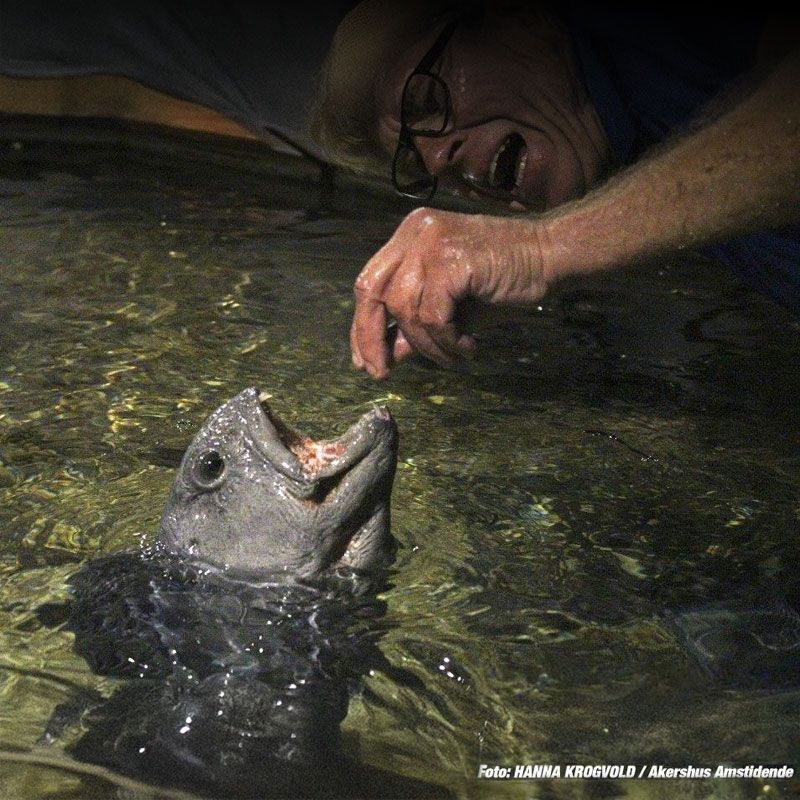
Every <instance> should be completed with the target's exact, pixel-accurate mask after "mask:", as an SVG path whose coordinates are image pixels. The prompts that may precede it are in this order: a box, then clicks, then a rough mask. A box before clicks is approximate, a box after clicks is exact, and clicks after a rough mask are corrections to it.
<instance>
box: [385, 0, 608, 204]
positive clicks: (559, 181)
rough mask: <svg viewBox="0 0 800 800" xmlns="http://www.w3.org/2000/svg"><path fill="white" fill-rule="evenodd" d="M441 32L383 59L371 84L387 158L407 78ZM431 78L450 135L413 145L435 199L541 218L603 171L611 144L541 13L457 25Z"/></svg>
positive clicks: (561, 34)
mask: <svg viewBox="0 0 800 800" xmlns="http://www.w3.org/2000/svg"><path fill="white" fill-rule="evenodd" d="M441 27H442V26H441V25H440V26H438V27H437V28H435V29H432V30H431V31H430V32H429V33H426V34H425V35H422V36H420V37H419V38H418V39H417V40H416V41H413V42H412V43H411V44H409V45H407V46H404V47H402V48H400V49H399V52H395V53H392V54H390V55H389V57H388V58H387V60H386V68H385V69H384V70H382V71H381V74H380V76H379V77H378V78H377V79H376V82H375V93H376V101H377V108H378V120H377V122H378V131H377V133H378V137H379V141H380V143H381V146H382V147H383V148H384V149H385V150H386V152H387V153H389V154H393V153H394V150H395V148H396V147H397V142H398V136H399V133H400V103H401V97H402V92H403V87H404V85H405V81H406V78H407V77H408V75H409V74H410V73H411V72H412V70H414V68H415V67H416V66H417V64H418V63H419V62H420V60H421V59H422V58H423V56H424V55H425V54H426V52H427V51H428V49H429V48H430V46H431V44H432V42H433V41H434V39H435V38H436V36H437V35H438V33H439V31H440V29H441ZM432 72H434V73H435V74H437V75H439V76H440V77H441V78H442V79H443V80H444V82H445V83H446V84H447V86H448V88H449V90H450V96H451V99H452V114H453V125H452V128H451V129H450V130H449V132H448V133H447V134H446V135H444V136H440V137H423V136H418V137H415V138H414V143H415V144H416V147H417V149H418V150H419V152H420V154H421V155H422V157H423V159H424V161H425V165H426V167H427V168H428V171H429V172H430V173H431V174H433V175H437V176H438V177H439V185H440V187H441V188H442V189H445V190H450V191H454V192H456V193H461V194H468V195H469V196H473V194H477V195H479V196H480V197H481V199H486V200H490V201H491V200H494V203H495V204H497V203H499V204H501V205H504V206H506V207H508V206H509V205H511V204H512V203H513V201H516V203H518V204H522V205H523V206H524V207H525V208H529V209H532V210H537V211H541V210H544V209H548V208H552V207H553V206H556V205H558V204H560V203H563V202H565V201H567V200H571V199H573V198H575V197H578V196H580V195H582V194H583V193H584V192H585V191H586V190H587V188H588V187H589V186H591V185H592V184H593V183H594V182H595V181H596V180H597V179H598V178H599V177H600V176H601V175H602V173H603V172H604V171H605V170H606V169H607V167H608V165H609V163H610V149H609V145H608V140H607V138H606V135H605V131H604V130H603V128H602V125H601V123H600V121H599V119H598V117H597V114H596V112H595V109H594V106H593V105H592V104H591V102H590V100H589V98H588V96H587V94H586V91H585V89H584V87H583V83H582V81H581V78H580V76H579V74H578V70H577V65H576V63H575V60H574V57H573V54H572V51H571V45H570V42H569V39H568V36H567V34H566V32H565V31H563V30H562V28H561V27H560V26H559V25H558V23H556V22H555V21H554V20H552V19H550V18H549V17H547V16H545V15H544V14H543V13H539V12H537V11H536V10H534V9H527V8H526V9H525V10H521V11H519V12H518V13H517V14H516V15H514V16H511V15H499V14H497V13H493V12H492V11H489V12H487V14H486V15H485V17H484V19H483V20H481V22H480V23H468V22H464V23H463V24H462V25H459V26H458V27H457V28H456V30H455V33H454V34H453V36H452V38H451V39H450V41H449V42H448V44H447V45H446V47H445V48H444V51H443V53H442V56H441V58H440V59H439V61H438V63H437V64H435V65H434V67H433V68H432ZM511 207H516V206H515V205H511Z"/></svg>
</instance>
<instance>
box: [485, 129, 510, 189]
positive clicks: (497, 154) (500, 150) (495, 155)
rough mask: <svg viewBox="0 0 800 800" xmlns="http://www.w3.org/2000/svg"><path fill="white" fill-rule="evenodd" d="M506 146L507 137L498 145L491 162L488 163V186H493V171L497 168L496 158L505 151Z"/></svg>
mask: <svg viewBox="0 0 800 800" xmlns="http://www.w3.org/2000/svg"><path fill="white" fill-rule="evenodd" d="M507 147H508V139H506V140H505V141H504V142H503V144H501V145H500V147H499V148H498V150H497V152H496V153H495V154H494V158H493V159H492V163H491V164H490V165H489V180H488V183H489V186H494V173H495V170H496V169H497V160H498V159H499V158H500V156H501V155H502V154H503V153H505V151H506V148H507Z"/></svg>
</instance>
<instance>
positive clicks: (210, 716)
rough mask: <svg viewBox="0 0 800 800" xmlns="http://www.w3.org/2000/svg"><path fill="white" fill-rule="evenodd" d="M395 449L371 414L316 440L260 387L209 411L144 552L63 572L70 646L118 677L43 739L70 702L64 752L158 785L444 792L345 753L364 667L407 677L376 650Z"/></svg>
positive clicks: (285, 792) (296, 793) (364, 793)
mask: <svg viewBox="0 0 800 800" xmlns="http://www.w3.org/2000/svg"><path fill="white" fill-rule="evenodd" d="M397 445H398V435H397V428H396V426H395V423H394V421H393V420H392V418H391V416H390V415H389V413H388V412H387V411H386V410H385V409H381V408H376V409H373V410H372V411H371V412H369V413H367V414H365V415H364V416H362V417H361V419H360V420H358V421H357V422H356V423H355V424H354V425H353V426H352V427H351V428H350V429H349V430H348V431H347V432H346V433H344V434H343V435H342V436H340V437H339V438H338V439H335V440H331V441H328V442H313V441H311V440H310V439H309V438H308V437H306V436H304V435H303V434H302V433H299V432H297V431H293V430H292V429H290V428H289V427H288V426H286V425H284V424H283V423H282V422H280V420H278V419H277V417H276V416H275V415H274V414H273V413H272V412H271V411H270V410H269V408H268V407H267V406H266V404H265V403H264V402H263V399H262V397H261V396H260V395H259V393H258V391H257V389H255V388H250V389H246V390H245V391H244V392H242V393H240V394H239V395H237V396H236V397H234V398H233V399H231V400H229V401H228V402H227V403H225V404H223V405H222V406H220V408H218V409H217V410H216V411H214V412H213V413H212V414H211V415H210V416H209V417H208V419H207V420H206V421H205V423H204V424H203V426H202V427H201V429H200V431H199V432H198V434H197V435H196V436H195V438H194V440H193V441H192V443H191V444H190V446H189V448H188V450H187V451H186V453H185V455H184V458H183V461H182V463H181V465H180V467H179V469H178V472H177V475H176V477H175V481H174V483H173V486H172V490H171V492H170V495H169V499H168V500H167V504H166V507H165V509H164V513H163V518H162V526H161V531H160V533H159V535H158V538H157V541H156V542H155V545H154V546H153V547H152V548H148V549H145V550H142V551H139V552H121V553H114V554H111V555H107V556H102V557H100V558H97V559H94V560H92V561H90V562H88V563H87V564H85V565H84V566H83V567H82V568H81V569H80V570H79V571H78V572H77V573H76V574H74V575H73V576H72V577H71V578H70V579H69V584H70V589H71V600H70V602H69V604H68V608H67V611H68V616H67V619H66V628H67V629H68V630H70V631H72V632H73V633H74V635H75V651H76V652H77V653H78V654H79V655H81V656H82V657H83V658H84V659H85V660H86V661H87V662H88V664H89V665H90V667H91V668H92V670H93V671H94V672H95V673H96V674H98V675H105V676H109V677H113V678H115V679H117V680H119V681H120V682H121V685H120V686H118V687H117V688H116V690H115V692H114V693H113V694H112V695H111V697H109V698H107V699H104V698H102V697H97V698H92V702H91V703H89V706H88V707H87V703H86V702H84V703H83V704H80V705H79V704H77V703H76V702H74V701H73V702H71V703H70V704H68V705H65V706H64V707H63V708H60V709H57V710H56V713H55V714H54V718H53V723H52V724H51V725H50V726H48V731H47V732H46V735H45V737H43V740H44V741H47V742H52V740H53V738H54V735H55V736H57V735H58V732H59V731H61V732H63V731H64V730H65V727H66V723H65V722H64V719H65V718H67V719H68V718H69V717H70V715H74V713H75V710H76V709H78V710H79V711H80V713H81V723H82V734H81V736H80V738H79V739H77V741H75V742H73V743H72V744H70V745H69V746H68V748H67V750H68V752H69V753H70V754H71V755H72V757H73V758H75V759H77V760H79V761H84V762H88V763H92V764H97V765H101V766H103V767H105V768H108V769H110V770H113V771H115V772H118V773H120V774H123V775H128V776H132V777H134V778H136V779H137V780H141V781H145V782H146V783H149V784H153V785H158V786H169V787H173V788H179V789H187V790H189V791H192V792H200V793H201V794H203V795H204V796H205V795H208V796H213V797H230V798H234V797H235V798H248V799H250V800H255V798H258V800H264V799H265V798H285V797H309V798H321V797H325V798H331V797H342V798H345V797H350V798H363V797H368V796H373V793H374V792H375V787H380V794H381V796H382V797H386V798H390V797H396V798H407V797H417V798H423V797H449V796H450V795H449V792H448V791H447V790H446V789H444V788H443V787H439V786H435V785H428V784H425V783H423V782H421V781H416V780H414V779H409V778H405V777H402V776H400V775H395V774H392V773H391V772H388V771H385V770H383V769H378V768H374V767H368V766H366V765H364V764H361V763H359V762H357V761H355V760H353V759H352V758H350V757H348V756H347V755H346V754H345V753H344V752H343V751H342V748H341V747H340V735H339V726H340V724H341V722H342V720H343V719H344V717H345V716H346V714H347V709H348V703H349V698H350V695H351V693H352V692H353V691H354V690H355V689H356V688H357V687H358V685H359V683H360V678H361V676H362V675H363V674H364V673H365V672H367V671H369V670H373V669H379V670H382V671H383V672H385V673H386V674H388V675H391V676H392V677H393V679H395V680H402V681H403V682H404V683H405V685H416V684H414V683H413V676H412V675H411V674H410V673H409V674H405V673H404V672H403V671H402V670H398V669H397V668H394V667H392V665H391V664H390V663H389V662H388V661H387V660H386V659H385V658H384V657H383V654H382V653H381V651H380V648H379V647H378V641H379V639H380V636H381V633H382V631H383V630H385V624H384V623H382V622H381V618H382V616H383V611H384V603H383V601H381V600H379V599H378V598H377V597H376V595H377V593H378V591H380V590H381V589H382V588H385V579H386V570H385V568H386V567H388V566H389V565H390V563H391V560H392V557H393V555H394V550H395V541H394V539H393V537H392V536H391V534H390V532H389V498H390V492H391V487H392V480H393V477H394V471H395V465H396V460H397ZM50 616H52V614H51V615H50ZM74 722H75V723H77V719H76V720H74ZM51 731H52V732H55V734H53V733H51Z"/></svg>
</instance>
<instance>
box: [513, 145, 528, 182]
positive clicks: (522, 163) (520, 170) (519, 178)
mask: <svg viewBox="0 0 800 800" xmlns="http://www.w3.org/2000/svg"><path fill="white" fill-rule="evenodd" d="M527 161H528V151H527V150H525V151H524V152H523V154H522V158H521V159H520V160H519V163H518V164H517V174H516V175H515V176H514V188H515V189H516V188H517V187H518V186H519V185H520V183H522V177H523V175H525V164H526V163H527Z"/></svg>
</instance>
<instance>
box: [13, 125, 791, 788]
mask: <svg viewBox="0 0 800 800" xmlns="http://www.w3.org/2000/svg"><path fill="white" fill-rule="evenodd" d="M407 210H408V208H407V207H406V206H404V205H402V204H398V203H397V202H395V201H394V200H393V199H392V198H391V197H390V196H389V195H388V194H384V193H382V192H381V191H379V190H378V189H376V188H374V187H370V186H368V185H366V184H363V185H362V184H357V183H355V182H348V181H343V182H341V183H340V184H338V185H337V187H330V186H327V185H325V184H324V182H321V181H320V180H319V176H318V171H317V170H316V168H315V167H313V166H312V165H309V164H307V163H305V162H303V161H301V160H300V159H294V158H292V157H290V156H268V155H266V154H264V153H263V152H262V151H260V150H259V149H258V148H257V147H254V146H252V145H249V144H242V143H234V142H226V141H223V140H218V139H211V138H205V137H199V136H189V135H184V134H180V135H179V134H173V133H163V132H162V133H157V132H154V131H149V130H147V129H144V128H137V127H131V128H111V127H108V126H104V125H100V124H95V125H92V124H88V123H70V124H67V123H59V124H55V123H53V124H43V123H39V122H35V121H30V120H28V121H26V120H6V121H4V122H2V124H0V252H2V261H3V264H2V269H0V320H2V325H0V352H2V359H1V360H0V700H2V702H0V786H4V787H5V789H4V792H3V794H4V796H7V797H14V798H19V800H33V799H34V798H43V797H47V798H64V799H66V798H78V797H81V798H83V797H91V798H106V797H108V798H111V797H118V796H130V795H120V792H125V791H129V790H128V789H126V788H124V787H125V786H126V785H127V784H126V783H125V781H124V780H123V779H121V778H116V777H115V776H111V775H107V774H102V772H101V771H92V770H91V769H90V768H88V767H86V765H79V764H76V763H74V762H70V761H69V759H68V758H67V757H66V756H65V755H64V747H65V746H66V745H67V744H68V743H69V741H70V737H73V738H74V737H75V736H76V735H78V731H73V732H67V733H65V738H64V741H63V742H62V741H56V742H55V743H53V744H52V745H50V746H49V747H44V746H41V745H37V741H38V739H39V737H40V736H41V734H42V732H43V730H44V728H45V726H46V725H47V723H48V720H49V719H50V717H51V715H52V714H53V711H54V709H55V708H56V707H57V706H58V705H59V704H60V703H62V702H64V701H65V700H66V699H68V698H69V697H70V696H72V694H73V693H74V690H75V688H76V687H78V688H83V689H92V690H97V691H100V692H102V693H103V694H110V693H111V692H112V691H113V689H114V683H113V681H110V680H108V679H103V678H99V677H97V676H95V675H93V674H92V673H91V671H90V670H89V669H88V667H87V666H86V664H85V663H84V662H83V661H82V660H81V659H80V658H79V657H78V656H76V655H75V654H74V653H73V652H72V638H71V634H69V633H68V632H66V631H64V630H55V631H54V630H52V629H50V628H48V627H46V626H42V624H41V622H40V621H39V619H38V617H37V615H36V609H37V608H38V607H40V606H41V605H42V604H44V603H46V602H50V601H54V600H58V599H60V598H63V597H64V593H65V589H64V580H65V578H66V577H68V576H69V575H70V574H72V573H73V572H74V571H75V570H76V569H77V567H78V565H79V563H80V562H81V561H82V560H83V559H86V558H89V557H91V556H93V555H97V554H100V553H105V552H111V551H114V550H119V549H124V548H132V547H136V546H138V545H139V544H140V543H141V542H145V543H146V542H149V541H151V540H152V538H153V536H154V534H155V532H156V529H157V524H158V518H159V515H160V512H161V505H162V502H163V499H164V497H165V495H166V492H167V490H168V488H169V485H170V482H171V477H172V472H173V469H174V467H175V466H176V464H177V462H178V461H179V459H180V456H181V454H182V452H183V449H184V448H185V446H186V444H187V443H188V441H189V439H190V438H191V436H192V434H193V432H194V431H195V430H196V429H197V427H198V426H199V425H200V423H201V422H202V420H203V419H204V418H205V416H206V415H207V414H208V412H209V411H210V410H212V409H213V408H215V407H216V406H217V405H219V404H220V403H221V402H223V401H224V400H225V399H227V398H229V397H231V396H232V395H233V394H235V393H237V392H238V391H240V390H241V389H242V388H244V387H246V386H249V385H257V386H259V387H261V388H262V389H264V390H266V391H268V392H270V393H271V394H272V395H273V400H272V401H271V403H272V404H273V406H274V407H275V408H276V410H277V411H278V412H279V413H280V414H281V415H282V416H284V417H285V418H286V419H287V420H288V421H290V422H291V423H293V424H295V425H297V426H299V427H301V428H305V429H306V430H308V431H309V432H310V433H312V434H316V435H320V436H328V435H332V434H334V433H338V432H341V431H342V430H344V429H345V428H346V427H347V426H348V425H349V424H350V423H351V422H352V421H353V420H354V419H355V418H356V417H357V416H358V415H359V414H360V413H363V411H364V409H365V408H368V407H369V404H370V403H372V402H375V401H378V402H385V403H387V404H388V405H389V406H390V408H391V410H392V412H393V414H394V415H395V417H396V418H397V421H398V425H399V427H400V430H401V435H402V442H401V453H400V464H399V470H398V475H397V481H396V488H395V493H394V499H393V515H394V516H393V522H394V524H393V529H394V532H395V535H396V536H397V538H398V539H399V540H400V541H401V543H402V545H403V549H402V550H401V551H400V554H399V557H398V560H397V563H396V569H395V572H394V573H393V575H392V584H393V585H392V588H391V589H390V590H389V591H387V592H386V594H385V599H386V601H387V604H388V611H387V620H386V623H387V624H386V628H387V631H386V633H385V634H384V636H383V638H382V639H381V641H380V647H381V649H382V651H383V653H384V655H385V656H386V658H387V659H388V660H389V661H390V662H391V663H392V664H393V665H395V666H397V667H400V668H402V669H403V670H406V671H407V672H409V673H412V674H414V675H416V676H417V677H418V678H419V679H420V681H421V683H422V685H424V687H425V688H424V690H421V689H419V687H413V686H411V685H405V684H401V683H398V682H397V681H396V680H394V679H393V678H392V677H390V676H389V675H387V674H384V673H382V672H378V671H376V672H375V673H374V674H372V675H370V676H368V677H367V678H366V681H365V686H364V689H363V692H362V693H360V694H359V695H357V696H356V697H354V698H353V699H352V700H351V703H350V711H349V715H348V717H347V720H346V721H345V723H344V733H345V741H346V746H347V747H348V749H349V752H350V753H351V754H352V755H353V756H354V757H355V756H357V757H358V758H360V759H361V760H362V761H363V762H364V763H366V764H373V765H377V766H380V767H382V768H385V769H386V768H388V769H391V770H392V771H396V772H397V773H401V774H404V775H408V776H412V777H415V778H419V779H423V780H426V781H430V782H434V783H439V784H445V785H449V786H452V787H454V790H455V793H456V794H457V795H458V796H459V797H464V798H472V797H484V796H487V797H488V796H492V797H515V798H516V797H525V798H533V797H540V798H556V797H558V798H561V797H564V798H567V797H601V796H602V797H614V796H634V797H662V796H664V797H676V796H681V797H756V796H763V784H764V783H765V782H763V781H741V782H737V781H725V782H713V781H692V782H683V783H680V782H648V783H644V782H641V783H638V782H624V781H622V782H620V781H616V782H615V781H597V782H593V783H577V782H566V781H562V782H508V783H504V782H485V781H483V782H479V781H477V780H475V775H476V772H477V768H478V765H479V764H481V763H487V764H516V763H523V764H526V763H560V764H568V763H610V764H612V763H625V764H627V763H634V764H646V763H658V764H666V765H672V766H688V765H690V764H692V765H699V766H712V767H715V766H716V765H717V764H718V763H732V764H749V763H754V764H775V763H777V764H782V763H790V764H792V763H794V764H798V765H800V758H798V756H799V755H800V740H799V739H798V734H797V714H798V710H800V703H799V702H798V701H799V700H800V695H799V694H798V693H797V692H796V691H795V688H794V685H793V681H791V680H789V681H788V685H784V686H780V687H776V686H770V685H769V683H768V682H767V683H766V684H765V683H764V682H763V681H762V682H761V683H759V681H758V680H756V681H755V682H754V681H752V680H748V679H747V676H745V675H744V674H743V673H742V672H741V671H738V672H737V669H736V668H733V669H727V670H723V671H717V672H715V671H714V666H713V664H712V665H711V667H709V665H708V663H706V664H703V663H702V660H698V658H697V653H696V652H693V651H692V647H691V644H692V642H691V637H690V636H689V638H687V635H686V631H685V629H684V631H683V633H682V631H681V628H680V625H679V624H678V625H676V624H675V621H676V620H678V622H680V620H681V619H682V618H681V617H680V614H682V613H689V614H693V613H694V614H696V613H699V614H701V615H705V616H703V617H702V619H703V620H709V619H710V620H711V624H712V627H713V625H715V624H716V622H715V620H716V618H715V617H713V616H708V615H709V614H712V615H713V613H716V612H715V611H714V609H716V608H718V607H719V604H720V603H723V604H725V603H727V602H729V599H730V598H734V599H735V598H741V597H743V596H746V597H751V595H748V594H747V592H755V594H754V595H752V597H755V599H754V600H752V602H751V601H750V600H748V601H747V602H749V603H751V605H752V603H758V602H760V600H759V598H772V597H777V598H778V599H779V601H780V602H781V603H784V602H785V604H786V606H785V607H786V608H789V609H792V608H794V607H796V602H795V600H796V597H797V592H796V586H797V578H796V564H797V563H798V555H799V553H798V550H799V549H800V547H799V546H798V523H799V520H800V499H799V498H798V490H797V487H798V479H799V478H800V456H799V455H798V454H800V429H799V428H798V425H797V402H796V398H797V396H798V393H799V392H800V327H799V326H798V324H797V323H796V322H795V321H793V320H792V318H791V317H789V316H788V315H787V314H785V313H784V312H783V311H781V310H780V309H778V308H777V307H775V306H774V305H772V304H771V303H770V302H769V301H767V300H765V299H762V298H760V297H759V296H756V295H754V294H752V293H749V292H747V291H745V290H743V289H742V288H741V287H739V286H738V285H737V284H736V283H735V282H734V281H733V280H732V279H731V278H730V277H729V276H728V275H727V274H726V273H725V272H724V271H722V270H721V269H720V268H719V267H717V266H716V265H714V264H712V263H710V262H708V261H706V260H704V259H702V258H701V257H699V256H697V255H693V254H690V253H687V254H683V255H681V257H680V258H675V259H668V260H665V261H663V262H662V263H659V264H656V265H650V266H648V267H643V268H640V269H637V270H628V271H625V272H622V273H618V274H616V275H613V276H604V277H603V278H602V279H597V280H591V281H584V282H581V283H580V284H577V283H576V284H569V285H565V286H563V287H561V288H560V289H559V291H557V292H555V293H554V294H552V295H551V296H549V297H548V298H547V299H546V300H545V301H544V302H543V304H542V306H541V307H540V308H539V309H536V310H532V311H530V312H526V313H524V314H520V313H515V314H514V315H513V316H507V317H505V318H503V319H499V320H494V321H489V320H483V321H482V322H479V323H476V324H477V325H478V326H479V336H480V344H481V347H480V352H479V355H478V358H477V359H476V361H475V362H474V363H472V364H470V365H468V366H465V367H463V368H460V369H457V370H453V371H445V370H441V369H438V368H435V367H433V366H431V365H429V364H426V363H424V362H422V361H420V362H416V363H410V364H407V365H405V366H403V367H402V368H400V369H398V370H396V372H395V373H394V374H393V375H392V377H391V379H390V380H388V381H386V382H384V383H380V384H377V383H374V382H372V381H371V380H370V379H369V378H367V377H366V376H364V375H363V374H360V373H357V372H355V371H354V370H352V369H351V367H350V356H349V349H348V344H347V331H348V327H349V321H350V316H351V313H352V308H353V304H352V297H351V286H352V282H353V279H354V277H355V275H356V274H357V273H358V271H359V270H360V269H361V267H362V266H363V264H364V262H365V261H366V259H367V258H368V257H369V256H370V255H371V254H372V253H373V252H374V251H375V250H376V249H377V247H378V246H380V245H381V244H382V243H383V242H384V241H385V240H386V238H387V237H388V236H389V235H390V234H391V231H392V230H393V229H394V226H395V225H396V224H397V223H398V221H399V220H400V219H401V218H402V215H403V214H404V213H405V212H406V211H407ZM753 587H755V589H753ZM743 593H744V594H743ZM782 607H783V606H782ZM687 609H688V611H687ZM683 619H694V618H689V617H684V618H683ZM787 625H788V627H787V631H788V634H787V635H789V636H790V637H791V635H792V628H791V624H790V623H787ZM756 638H757V637H756ZM705 641H706V642H707V643H708V642H711V644H712V645H713V641H711V640H709V639H707V640H705ZM753 641H754V642H755V644H753V645H752V647H751V648H750V651H749V652H751V653H752V652H754V651H753V649H752V648H753V647H757V646H758V641H756V639H754V640H753ZM762 643H763V642H762ZM781 646H785V647H786V648H787V659H791V657H792V654H793V653H794V652H796V650H793V649H792V648H793V647H794V640H793V639H791V638H790V639H789V640H787V641H784V642H783V644H782V645H781ZM755 652H756V655H757V650H756V651H755ZM798 656H800V654H798ZM798 661H800V658H799V659H798ZM789 663H792V662H789ZM798 683H800V679H798ZM795 685H797V684H795ZM94 773H96V774H94ZM766 783H768V784H771V782H766ZM120 787H123V788H120ZM791 790H792V787H791V786H786V785H784V786H779V785H777V784H771V785H770V790H769V791H770V794H769V796H771V797H775V796H783V795H784V794H785V793H788V792H791ZM154 791H155V790H152V791H145V792H144V793H143V794H142V795H141V796H150V794H152V792H154ZM760 793H761V794H760Z"/></svg>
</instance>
